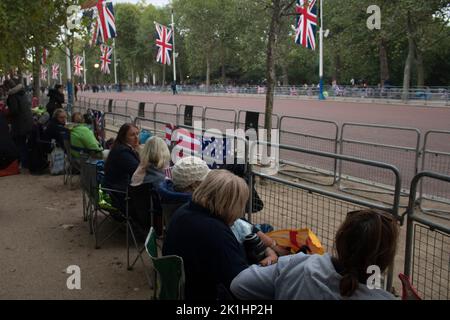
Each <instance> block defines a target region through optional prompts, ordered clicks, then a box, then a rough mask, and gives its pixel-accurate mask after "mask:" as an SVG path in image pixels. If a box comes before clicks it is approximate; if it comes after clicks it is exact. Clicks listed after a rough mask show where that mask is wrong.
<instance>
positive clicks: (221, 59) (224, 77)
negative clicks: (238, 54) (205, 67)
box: [220, 46, 227, 85]
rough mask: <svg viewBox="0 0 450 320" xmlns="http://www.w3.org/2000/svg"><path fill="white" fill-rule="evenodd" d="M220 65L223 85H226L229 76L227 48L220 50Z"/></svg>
mask: <svg viewBox="0 0 450 320" xmlns="http://www.w3.org/2000/svg"><path fill="white" fill-rule="evenodd" d="M220 64H221V65H222V66H221V67H222V68H221V69H222V84H223V85H225V82H226V80H227V79H226V78H227V76H226V71H225V48H224V47H223V46H222V48H221V50H220Z"/></svg>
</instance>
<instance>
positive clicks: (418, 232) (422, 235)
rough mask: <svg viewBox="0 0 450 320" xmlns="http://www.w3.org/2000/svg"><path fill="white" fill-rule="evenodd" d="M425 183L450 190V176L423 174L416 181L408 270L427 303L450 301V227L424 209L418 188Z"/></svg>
mask: <svg viewBox="0 0 450 320" xmlns="http://www.w3.org/2000/svg"><path fill="white" fill-rule="evenodd" d="M423 179H430V180H436V181H439V182H441V183H445V184H446V185H447V189H450V176H444V175H440V174H437V173H431V172H422V173H420V174H418V175H417V176H416V177H415V178H414V179H413V181H412V184H411V193H410V198H409V205H408V210H407V214H408V223H407V236H406V252H405V270H404V273H405V274H406V275H407V276H410V277H411V279H412V284H413V286H414V287H415V288H416V289H417V291H418V293H419V295H420V296H421V297H422V298H424V299H432V300H436V299H442V300H448V299H450V225H449V222H448V220H444V219H438V218H434V217H429V216H427V215H424V214H423V211H422V210H421V209H420V207H421V205H420V202H421V200H420V199H417V196H418V193H417V191H418V188H419V185H420V183H421V181H422V180H423Z"/></svg>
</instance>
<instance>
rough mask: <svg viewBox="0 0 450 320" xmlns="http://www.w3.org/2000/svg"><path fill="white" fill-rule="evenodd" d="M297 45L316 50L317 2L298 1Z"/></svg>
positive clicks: (308, 0)
mask: <svg viewBox="0 0 450 320" xmlns="http://www.w3.org/2000/svg"><path fill="white" fill-rule="evenodd" d="M296 12H297V14H298V16H297V23H296V32H295V43H297V44H299V45H301V46H302V47H305V48H308V49H312V50H315V49H316V27H317V6H316V0H297V5H296Z"/></svg>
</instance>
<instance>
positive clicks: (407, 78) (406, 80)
mask: <svg viewBox="0 0 450 320" xmlns="http://www.w3.org/2000/svg"><path fill="white" fill-rule="evenodd" d="M407 20H408V22H407V28H408V57H407V58H406V63H405V70H404V72H403V97H402V98H403V100H404V101H406V100H408V97H409V88H410V82H411V69H412V64H413V60H414V39H413V30H412V23H411V16H410V13H409V12H408V18H407Z"/></svg>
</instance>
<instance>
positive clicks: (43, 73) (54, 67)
mask: <svg viewBox="0 0 450 320" xmlns="http://www.w3.org/2000/svg"><path fill="white" fill-rule="evenodd" d="M47 75H48V68H47V67H46V66H41V80H44V81H47ZM52 79H53V80H58V79H59V64H57V63H54V64H53V65H52Z"/></svg>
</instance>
